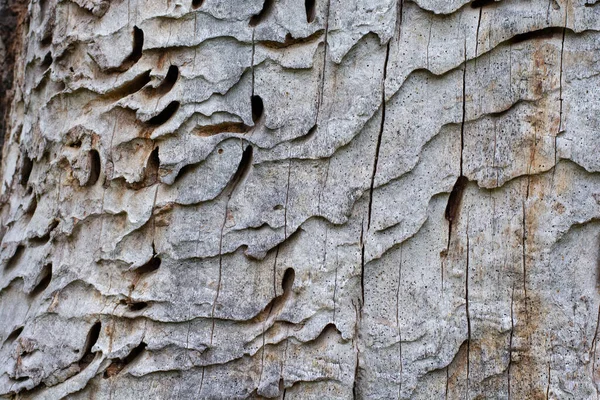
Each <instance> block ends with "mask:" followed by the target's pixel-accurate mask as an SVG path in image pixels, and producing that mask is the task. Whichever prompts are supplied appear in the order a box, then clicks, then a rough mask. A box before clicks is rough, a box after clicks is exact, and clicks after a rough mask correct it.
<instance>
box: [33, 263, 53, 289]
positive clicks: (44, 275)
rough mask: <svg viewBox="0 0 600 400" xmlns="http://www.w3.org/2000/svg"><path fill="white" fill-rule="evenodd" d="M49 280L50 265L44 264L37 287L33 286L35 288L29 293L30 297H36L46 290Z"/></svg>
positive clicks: (50, 275) (50, 274)
mask: <svg viewBox="0 0 600 400" xmlns="http://www.w3.org/2000/svg"><path fill="white" fill-rule="evenodd" d="M51 280H52V264H46V265H44V267H43V268H42V271H41V272H40V278H39V280H38V283H37V285H35V287H34V288H33V290H32V291H31V293H30V294H31V295H32V296H37V295H39V294H41V293H42V292H43V291H44V290H46V288H47V287H48V285H50V281H51Z"/></svg>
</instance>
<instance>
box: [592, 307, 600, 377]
mask: <svg viewBox="0 0 600 400" xmlns="http://www.w3.org/2000/svg"><path fill="white" fill-rule="evenodd" d="M599 327H600V305H598V317H597V319H596V329H595V330H594V337H593V339H592V345H591V346H590V357H592V371H595V370H596V357H595V353H596V346H597V344H598V342H597V340H598V328H599Z"/></svg>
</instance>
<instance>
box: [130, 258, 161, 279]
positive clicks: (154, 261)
mask: <svg viewBox="0 0 600 400" xmlns="http://www.w3.org/2000/svg"><path fill="white" fill-rule="evenodd" d="M160 263H161V261H160V258H158V257H156V255H154V256H152V258H151V259H150V261H148V262H147V263H146V264H144V265H142V266H141V267H139V268H136V269H135V270H134V271H133V272H135V273H136V274H139V275H144V274H149V273H150V272H154V271H156V270H157V269H159V268H160Z"/></svg>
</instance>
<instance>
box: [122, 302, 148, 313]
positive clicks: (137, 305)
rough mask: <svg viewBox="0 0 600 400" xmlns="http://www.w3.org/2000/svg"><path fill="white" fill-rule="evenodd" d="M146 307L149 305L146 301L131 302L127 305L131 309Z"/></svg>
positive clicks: (138, 309)
mask: <svg viewBox="0 0 600 400" xmlns="http://www.w3.org/2000/svg"><path fill="white" fill-rule="evenodd" d="M146 307H148V303H146V302H145V301H138V302H136V303H129V305H128V306H127V308H129V311H141V310H143V309H144V308H146Z"/></svg>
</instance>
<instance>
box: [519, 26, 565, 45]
mask: <svg viewBox="0 0 600 400" xmlns="http://www.w3.org/2000/svg"><path fill="white" fill-rule="evenodd" d="M563 30H564V28H559V27H550V28H544V29H538V30H537V31H531V32H525V33H521V34H518V35H515V36H513V37H512V38H511V39H510V40H509V41H508V43H509V44H517V43H521V42H524V41H526V40H534V39H550V38H552V37H553V36H555V35H562V34H563Z"/></svg>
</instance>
